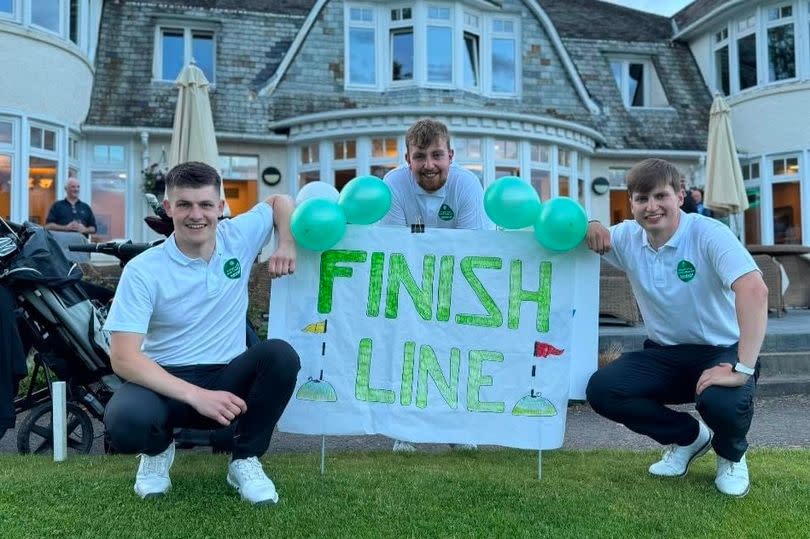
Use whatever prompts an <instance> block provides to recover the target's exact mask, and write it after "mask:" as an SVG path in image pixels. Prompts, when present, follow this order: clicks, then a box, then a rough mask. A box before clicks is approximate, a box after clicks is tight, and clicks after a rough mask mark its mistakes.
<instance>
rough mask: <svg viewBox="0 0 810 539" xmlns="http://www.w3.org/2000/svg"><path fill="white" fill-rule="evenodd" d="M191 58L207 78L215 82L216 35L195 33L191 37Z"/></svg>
mask: <svg viewBox="0 0 810 539" xmlns="http://www.w3.org/2000/svg"><path fill="white" fill-rule="evenodd" d="M191 58H192V59H193V60H194V61H195V62H197V67H199V68H200V69H202V72H203V74H204V75H205V78H206V79H208V81H209V82H214V36H212V35H210V34H196V33H195V34H194V35H193V37H192V39H191Z"/></svg>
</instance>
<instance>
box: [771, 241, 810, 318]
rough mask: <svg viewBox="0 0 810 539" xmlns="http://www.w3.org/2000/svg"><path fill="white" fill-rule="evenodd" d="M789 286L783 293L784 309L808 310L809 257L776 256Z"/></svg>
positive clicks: (809, 284)
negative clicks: (783, 269)
mask: <svg viewBox="0 0 810 539" xmlns="http://www.w3.org/2000/svg"><path fill="white" fill-rule="evenodd" d="M775 258H776V260H777V261H778V262H779V263H780V264H782V267H783V268H785V274H787V276H788V279H789V280H790V284H788V288H787V290H786V291H785V297H784V301H785V307H788V308H799V309H808V308H810V255H806V254H805V255H778V256H776V257H775Z"/></svg>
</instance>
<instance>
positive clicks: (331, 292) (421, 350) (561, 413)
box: [269, 225, 599, 449]
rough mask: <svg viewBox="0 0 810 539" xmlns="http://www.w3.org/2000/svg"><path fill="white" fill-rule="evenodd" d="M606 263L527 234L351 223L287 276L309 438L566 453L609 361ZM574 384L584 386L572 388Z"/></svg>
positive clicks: (293, 424)
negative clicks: (581, 401) (594, 378)
mask: <svg viewBox="0 0 810 539" xmlns="http://www.w3.org/2000/svg"><path fill="white" fill-rule="evenodd" d="M598 278H599V259H598V257H597V256H596V255H594V254H593V253H591V252H589V251H588V250H587V249H586V248H585V247H584V246H580V247H578V248H577V249H574V250H573V251H570V252H567V253H553V252H549V251H545V250H543V248H542V247H540V246H539V245H538V243H537V242H536V241H535V239H534V238H533V236H532V233H531V232H525V231H472V230H446V229H428V230H427V231H425V232H424V233H411V231H410V230H409V229H407V228H399V227H383V226H375V227H362V226H356V225H349V227H348V229H347V232H346V234H345V236H344V237H343V239H342V240H341V241H340V242H339V243H338V244H337V245H336V246H335V247H333V248H332V249H330V250H328V251H325V252H323V253H319V252H312V251H306V250H300V251H299V259H298V263H297V267H296V271H295V274H293V275H292V276H290V277H284V278H282V279H279V280H276V281H274V282H273V288H272V301H271V309H270V326H269V327H270V336H271V337H276V338H281V339H285V340H287V341H288V342H290V343H291V344H292V346H293V347H294V348H295V349H296V351H297V352H298V354H299V355H300V357H301V371H300V373H299V377H298V383H297V385H296V388H295V392H294V393H293V397H292V399H291V401H290V404H289V405H288V407H287V410H286V411H285V413H284V415H283V416H282V418H281V421H280V423H279V428H280V429H281V430H282V431H285V432H295V433H302V434H327V435H336V434H372V433H377V434H385V435H387V436H390V437H392V438H396V439H402V440H408V441H412V442H449V443H476V444H497V445H502V446H510V447H519V448H532V449H552V448H556V447H559V446H560V445H561V444H562V440H563V434H564V432H565V417H566V407H567V403H568V399H569V394H570V395H571V396H572V397H573V398H582V397H583V396H584V389H585V385H586V383H587V379H588V377H589V376H590V374H591V373H592V372H593V371H594V369H595V368H596V355H597V352H596V342H597V341H596V339H597V302H598V297H599V294H598V288H597V287H598ZM569 388H570V392H569Z"/></svg>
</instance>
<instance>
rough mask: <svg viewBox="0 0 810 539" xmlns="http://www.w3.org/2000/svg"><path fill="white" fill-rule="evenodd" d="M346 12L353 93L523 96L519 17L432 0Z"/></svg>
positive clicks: (382, 4) (364, 6)
mask: <svg viewBox="0 0 810 539" xmlns="http://www.w3.org/2000/svg"><path fill="white" fill-rule="evenodd" d="M476 7H478V5H477V4H476ZM344 13H345V21H346V28H345V34H344V36H345V40H346V53H345V54H346V56H345V61H346V81H345V85H346V89H347V90H370V91H385V90H389V89H395V88H402V87H414V86H418V87H429V88H446V89H463V90H468V91H472V92H476V93H480V94H484V95H491V96H504V97H513V96H516V95H517V94H518V93H519V88H520V84H519V73H520V66H519V63H520V56H519V54H518V50H519V49H518V46H517V44H518V43H519V37H520V35H519V34H520V19H519V17H511V16H505V15H503V14H502V13H500V12H497V13H495V12H486V11H477V10H473V9H471V8H470V6H469V5H467V3H466V2H455V3H450V2H432V1H427V0H423V1H416V2H411V3H409V4H407V5H396V4H394V5H393V6H392V5H391V3H389V2H378V3H371V2H369V3H363V4H361V3H349V4H347V5H346V7H345V11H344Z"/></svg>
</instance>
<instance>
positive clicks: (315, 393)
mask: <svg viewBox="0 0 810 539" xmlns="http://www.w3.org/2000/svg"><path fill="white" fill-rule="evenodd" d="M295 398H296V399H299V400H303V401H320V402H336V401H337V393H336V392H335V388H334V387H332V384H330V383H329V382H327V381H325V380H313V379H312V378H310V379H309V380H308V381H307V382H305V383H304V385H302V386H301V387H300V388H298V392H297V393H296V394H295Z"/></svg>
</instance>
